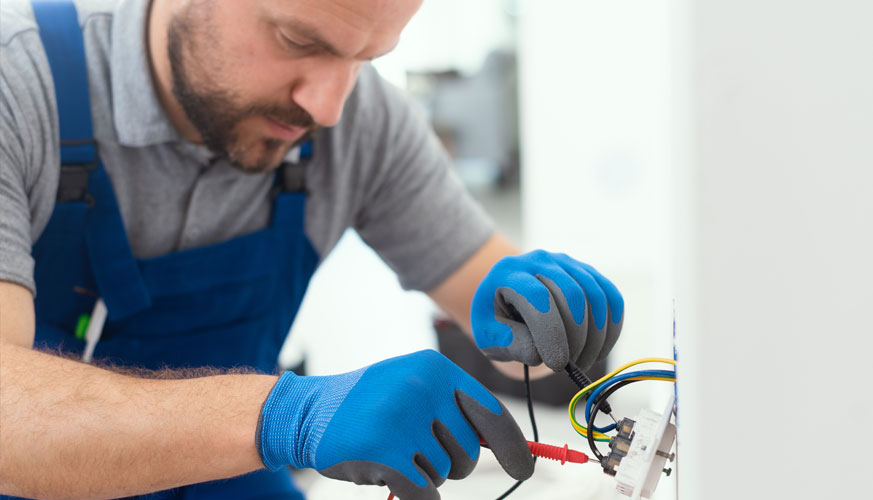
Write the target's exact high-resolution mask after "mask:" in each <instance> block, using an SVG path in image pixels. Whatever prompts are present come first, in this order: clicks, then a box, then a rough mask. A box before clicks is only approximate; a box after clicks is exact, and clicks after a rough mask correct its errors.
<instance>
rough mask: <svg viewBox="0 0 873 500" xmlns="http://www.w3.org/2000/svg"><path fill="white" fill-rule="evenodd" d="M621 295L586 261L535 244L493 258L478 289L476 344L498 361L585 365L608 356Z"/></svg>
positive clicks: (560, 367) (617, 326)
mask: <svg viewBox="0 0 873 500" xmlns="http://www.w3.org/2000/svg"><path fill="white" fill-rule="evenodd" d="M623 314H624V300H623V299H622V298H621V294H620V293H619V292H618V288H616V287H615V285H613V284H612V282H610V281H609V280H608V279H606V278H604V277H603V275H601V274H600V273H598V272H597V271H596V270H595V269H594V268H593V267H591V266H589V265H588V264H583V263H581V262H578V261H575V260H573V259H571V258H570V257H568V256H567V255H564V254H560V253H549V252H545V251H543V250H536V251H533V252H530V253H526V254H524V255H519V256H513V257H505V258H503V259H501V260H500V261H498V262H497V264H495V265H494V267H493V268H492V269H491V271H489V273H488V275H487V276H485V279H484V280H482V283H481V284H480V285H479V288H478V289H476V294H475V295H474V296H473V307H472V311H471V318H470V319H471V322H472V324H473V337H474V338H475V339H476V344H477V345H478V346H479V348H480V349H481V350H482V351H483V352H484V353H485V354H486V355H488V356H489V357H491V358H492V359H495V360H498V361H520V362H522V363H525V364H528V365H531V366H534V365H538V364H540V363H541V362H542V363H545V364H546V366H548V367H549V368H551V369H552V370H555V371H561V370H563V369H564V367H565V366H567V363H568V362H570V361H573V362H575V363H576V366H578V367H579V368H581V369H582V370H583V371H584V370H586V369H588V368H590V367H591V365H592V364H594V362H596V361H599V360H602V359H603V358H605V357H606V355H607V354H608V353H609V351H610V350H611V349H612V347H613V346H614V345H615V342H616V341H617V340H618V335H619V333H621V325H622V322H623V320H624V316H623Z"/></svg>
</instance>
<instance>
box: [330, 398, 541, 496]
mask: <svg viewBox="0 0 873 500" xmlns="http://www.w3.org/2000/svg"><path fill="white" fill-rule="evenodd" d="M455 401H456V402H457V404H458V408H460V410H461V412H462V413H463V414H464V417H465V418H466V419H467V421H468V422H469V423H470V425H471V426H472V427H473V429H474V430H475V431H476V432H477V433H478V434H479V436H481V437H482V439H483V440H484V441H485V442H486V443H488V445H489V447H490V448H491V452H493V453H494V456H495V457H496V458H497V462H498V463H499V464H500V465H501V467H503V469H504V470H505V471H506V472H507V473H508V474H509V475H510V476H512V477H513V478H514V479H528V478H529V477H530V476H531V475H532V474H533V470H534V460H533V456H532V455H531V454H530V448H528V445H527V441H526V440H525V438H524V434H522V432H521V429H519V427H518V424H517V423H516V422H515V420H514V419H513V418H512V415H511V414H510V413H509V410H507V409H506V407H505V406H503V404H502V403H501V405H500V407H501V409H502V411H501V413H500V414H499V415H495V414H494V413H493V412H492V411H491V410H489V409H487V408H485V407H484V406H482V405H481V404H479V403H478V402H477V401H476V400H475V399H473V398H472V397H470V396H468V395H467V394H465V393H464V392H462V391H460V390H459V391H456V392H455ZM431 430H432V432H433V435H434V437H435V438H436V439H437V441H439V443H440V445H442V447H443V449H444V450H445V451H446V453H447V454H448V455H449V458H450V459H451V461H452V468H451V471H450V472H449V474H448V479H463V478H465V477H467V476H468V475H470V473H471V472H473V469H474V468H475V466H476V462H477V461H476V460H473V459H471V458H470V457H469V456H468V455H467V453H466V452H465V451H464V449H463V448H461V446H460V444H458V442H457V441H456V440H455V439H454V437H452V435H451V434H450V433H449V432H448V429H447V428H446V427H445V426H444V425H442V423H441V422H440V421H438V420H435V421H434V423H433V424H432V425H431ZM410 460H412V461H413V462H415V464H416V467H417V468H418V469H419V471H420V472H421V473H422V475H423V476H424V477H425V479H426V485H425V486H424V487H419V486H417V485H416V484H415V483H413V482H412V481H410V480H409V479H408V478H407V477H406V476H404V475H403V474H401V473H400V472H398V471H396V470H394V469H392V468H390V467H388V466H386V465H383V464H379V463H374V462H368V461H363V460H356V461H346V462H341V463H339V464H337V465H334V466H333V467H329V468H327V469H324V470H322V471H320V473H321V474H322V475H324V476H326V477H330V478H333V479H340V480H344V481H351V482H353V483H355V484H361V485H368V484H376V485H384V486H388V488H389V489H390V490H391V492H392V493H394V494H395V495H396V496H397V498H399V499H401V500H439V498H440V494H439V492H438V491H437V488H438V487H439V486H440V485H442V484H443V483H444V482H445V480H446V479H447V478H444V477H441V476H440V475H439V474H438V473H437V472H436V470H435V468H434V467H433V466H432V465H431V464H430V463H429V462H428V461H427V459H426V458H424V457H423V456H422V455H420V454H416V455H414V456H412V457H410Z"/></svg>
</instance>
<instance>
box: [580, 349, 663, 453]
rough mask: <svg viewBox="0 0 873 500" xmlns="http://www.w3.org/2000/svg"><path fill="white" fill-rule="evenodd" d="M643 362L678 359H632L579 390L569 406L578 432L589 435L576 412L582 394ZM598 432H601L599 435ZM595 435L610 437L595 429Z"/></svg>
mask: <svg viewBox="0 0 873 500" xmlns="http://www.w3.org/2000/svg"><path fill="white" fill-rule="evenodd" d="M643 363H666V364H669V365H673V366H676V361H674V360H672V359H668V358H641V359H638V360H636V361H631V362H630V363H626V364H624V365H622V366H620V367H618V368H616V369H615V370H613V371H611V372H609V373H607V374H606V375H604V376H602V377H600V378H599V379H597V380H596V381H595V382H592V383H591V384H590V385H588V386H587V387H585V388H584V389H582V390H581V391H579V392H577V393H576V395H575V396H573V399H571V400H570V405H569V406H568V407H567V412H568V414H569V416H570V423H571V424H572V425H573V428H574V429H576V432H578V433H580V434H582V432H585V434H583V435H584V436H587V435H588V434H587V429H586V428H585V427H584V426H582V425H580V424H579V423H578V422H576V415H575V414H574V413H575V410H576V405H577V403H578V402H579V398H581V397H582V395H583V394H585V393H586V392H588V391H590V390H592V389H594V388H595V387H597V386H598V385H600V384H602V383H603V382H606V381H607V380H609V379H610V378H612V377H614V376H616V375H618V374H619V373H621V372H623V371H625V370H627V369H628V368H630V367H632V366H636V365H640V364H643ZM634 378H635V379H636V378H637V377H634ZM639 380H647V379H646V378H645V377H640V378H639ZM651 380H672V379H665V378H657V377H652V378H651ZM577 426H578V427H581V428H582V429H585V431H580V430H579V429H578V428H577ZM598 434H599V436H598ZM594 436H595V437H600V438H608V437H609V436H606V435H605V434H602V433H599V432H597V431H594Z"/></svg>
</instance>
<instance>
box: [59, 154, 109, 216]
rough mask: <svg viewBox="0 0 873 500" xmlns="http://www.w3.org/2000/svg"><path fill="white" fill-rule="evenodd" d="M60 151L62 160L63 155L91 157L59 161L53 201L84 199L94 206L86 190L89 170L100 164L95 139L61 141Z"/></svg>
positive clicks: (62, 201) (91, 197)
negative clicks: (56, 192)
mask: <svg viewBox="0 0 873 500" xmlns="http://www.w3.org/2000/svg"><path fill="white" fill-rule="evenodd" d="M61 152H62V153H61V156H62V160H63V157H65V156H66V157H68V158H69V157H73V158H77V159H78V158H81V157H83V156H84V157H89V156H90V157H91V159H90V160H89V161H85V162H79V161H73V162H70V163H61V176H60V179H59V180H58V196H57V199H56V200H55V202H56V203H64V202H77V201H84V202H85V203H87V204H88V206H89V207H91V206H94V203H95V200H94V197H93V196H91V194H90V193H89V192H88V180H89V179H90V177H91V172H93V171H94V170H96V169H97V167H98V166H99V165H100V157H99V155H98V154H97V141H95V140H94V139H81V140H80V139H76V140H66V141H61ZM76 153H78V154H76ZM83 153H84V154H83ZM89 153H90V154H89Z"/></svg>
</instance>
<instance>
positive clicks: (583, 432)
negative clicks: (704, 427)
mask: <svg viewBox="0 0 873 500" xmlns="http://www.w3.org/2000/svg"><path fill="white" fill-rule="evenodd" d="M627 380H661V381H664V382H674V381H675V380H676V379H675V378H673V377H649V376H645V377H631V378H629V379H627ZM592 385H593V384H592ZM574 417H575V415H574ZM570 424H571V425H572V426H573V429H575V430H576V432H578V433H579V434H581V435H582V437H588V428H587V427H585V426H584V425H582V424H580V423H578V422H576V419H575V418H571V419H570ZM594 437H595V438H602V439H610V437H609V436H607V435H606V434H603V433H601V432H598V431H594Z"/></svg>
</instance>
